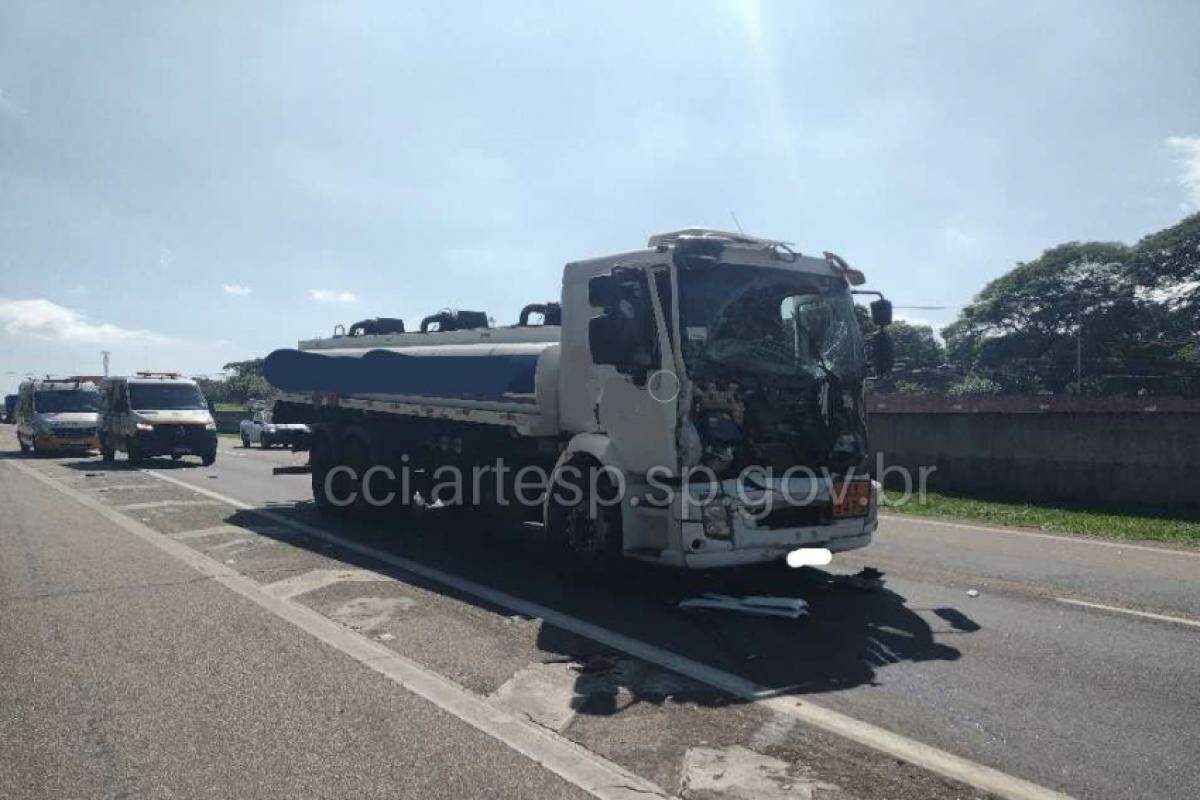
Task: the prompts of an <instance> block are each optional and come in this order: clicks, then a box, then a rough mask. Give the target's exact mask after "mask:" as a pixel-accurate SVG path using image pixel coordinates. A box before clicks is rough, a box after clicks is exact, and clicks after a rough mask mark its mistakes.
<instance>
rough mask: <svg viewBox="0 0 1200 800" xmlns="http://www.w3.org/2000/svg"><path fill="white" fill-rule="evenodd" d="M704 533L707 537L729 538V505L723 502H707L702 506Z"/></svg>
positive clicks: (730, 529)
mask: <svg viewBox="0 0 1200 800" xmlns="http://www.w3.org/2000/svg"><path fill="white" fill-rule="evenodd" d="M703 518H704V535H705V536H706V537H708V538H709V539H731V538H733V528H732V527H731V526H730V523H729V507H728V506H727V505H726V504H724V503H709V504H708V505H706V506H705V507H704V511H703Z"/></svg>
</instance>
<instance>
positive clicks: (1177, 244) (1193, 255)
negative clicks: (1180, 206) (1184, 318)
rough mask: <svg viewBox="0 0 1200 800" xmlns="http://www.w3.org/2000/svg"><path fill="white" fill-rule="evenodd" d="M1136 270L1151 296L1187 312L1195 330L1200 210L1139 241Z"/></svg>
mask: <svg viewBox="0 0 1200 800" xmlns="http://www.w3.org/2000/svg"><path fill="white" fill-rule="evenodd" d="M1134 272H1135V274H1136V275H1137V279H1138V281H1139V283H1140V284H1141V285H1142V286H1144V287H1146V288H1147V289H1148V290H1149V294H1150V296H1152V297H1155V298H1157V299H1159V300H1160V301H1161V302H1164V303H1165V304H1166V305H1167V306H1169V307H1170V309H1171V310H1172V311H1173V312H1177V313H1181V314H1187V315H1188V319H1189V321H1190V322H1191V323H1192V332H1193V333H1195V332H1196V329H1195V328H1196V321H1197V317H1198V316H1200V213H1198V214H1192V215H1191V216H1190V217H1187V218H1185V219H1183V220H1182V221H1180V222H1179V223H1177V224H1175V225H1172V226H1171V227H1170V228H1166V229H1164V230H1161V231H1159V232H1158V233H1152V234H1150V235H1149V236H1146V237H1144V238H1143V239H1142V240H1141V241H1140V242H1138V243H1137V245H1135V246H1134Z"/></svg>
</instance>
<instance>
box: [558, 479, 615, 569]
mask: <svg viewBox="0 0 1200 800" xmlns="http://www.w3.org/2000/svg"><path fill="white" fill-rule="evenodd" d="M575 467H576V469H575V470H569V469H564V470H563V472H562V473H561V474H560V475H559V476H557V477H556V478H555V480H554V483H553V484H552V486H551V489H550V497H549V498H548V499H547V503H548V504H549V508H548V515H547V518H548V519H547V521H548V523H549V530H548V534H549V542H550V546H551V547H552V548H553V550H554V553H555V556H556V561H557V562H558V563H559V564H560V565H562V566H563V567H565V568H566V569H567V570H568V571H570V572H573V573H577V574H578V573H582V574H587V575H600V574H602V573H606V572H611V571H613V570H614V569H615V568H616V567H617V566H618V565H620V564H621V560H622V549H623V548H622V544H623V531H622V526H621V502H620V501H621V498H620V496H619V493H618V490H617V486H616V483H615V482H614V481H613V479H612V476H611V475H608V474H607V473H606V472H604V470H603V469H601V468H600V467H599V466H598V465H595V464H577V465H575Z"/></svg>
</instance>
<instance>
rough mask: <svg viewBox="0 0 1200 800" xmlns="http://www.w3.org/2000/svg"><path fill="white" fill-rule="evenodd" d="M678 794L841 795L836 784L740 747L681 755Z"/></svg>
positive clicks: (767, 798)
mask: <svg viewBox="0 0 1200 800" xmlns="http://www.w3.org/2000/svg"><path fill="white" fill-rule="evenodd" d="M680 787H681V788H680V791H679V793H680V795H682V796H683V797H685V798H690V797H692V796H694V795H695V794H698V793H699V794H702V795H703V796H704V797H718V798H729V800H811V798H813V797H814V795H817V792H820V794H819V795H817V796H820V797H828V796H830V795H833V796H838V797H840V796H842V793H841V792H840V791H839V790H838V787H836V786H834V785H832V784H828V783H823V782H821V781H818V780H815V779H813V778H808V777H796V776H793V775H790V774H788V764H787V762H786V761H780V760H779V759H778V758H771V757H770V756H764V755H760V754H758V753H755V752H754V751H753V750H747V749H746V748H744V747H737V746H734V747H726V748H722V749H717V748H712V747H692V748H690V749H688V751H687V752H686V753H684V755H683V777H682V781H681V782H680Z"/></svg>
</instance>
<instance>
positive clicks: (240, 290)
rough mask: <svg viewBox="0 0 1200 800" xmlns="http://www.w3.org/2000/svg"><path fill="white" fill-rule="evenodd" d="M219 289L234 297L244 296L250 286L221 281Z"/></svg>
mask: <svg viewBox="0 0 1200 800" xmlns="http://www.w3.org/2000/svg"><path fill="white" fill-rule="evenodd" d="M221 290H222V291H224V292H225V294H231V295H234V296H236V297H245V296H246V295H248V294H250V287H249V286H242V285H241V284H240V283H223V284H221Z"/></svg>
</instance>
